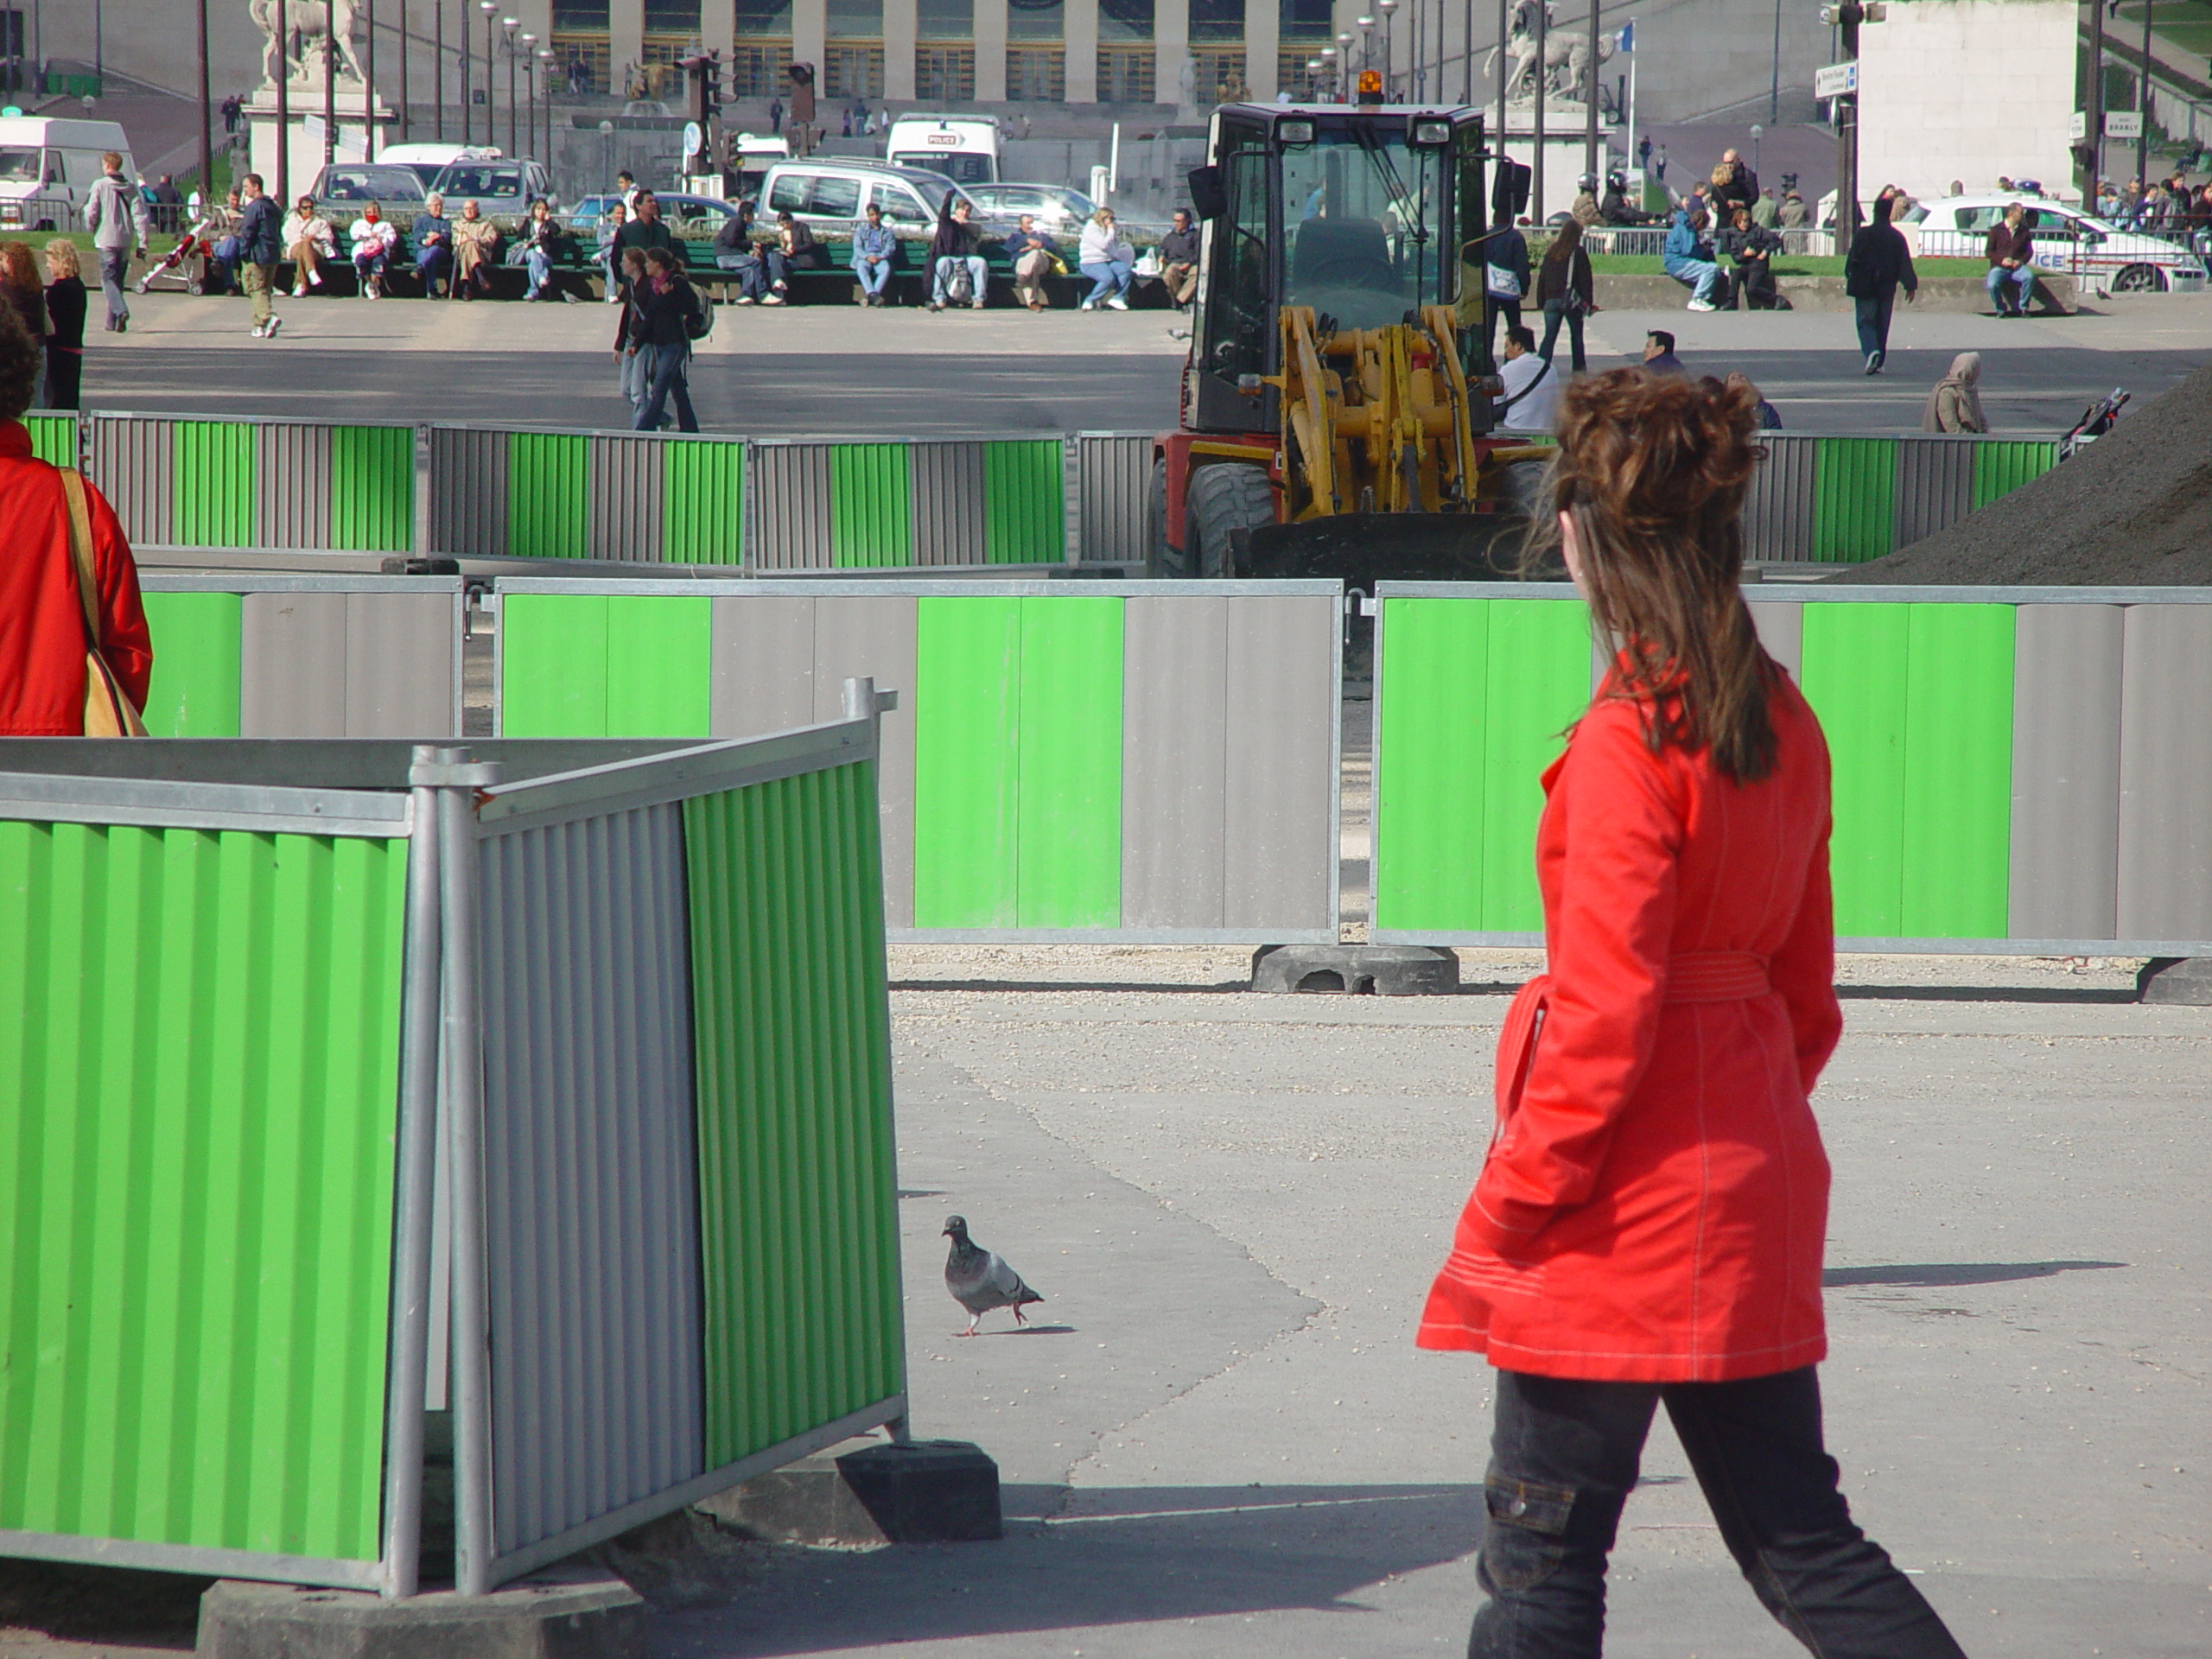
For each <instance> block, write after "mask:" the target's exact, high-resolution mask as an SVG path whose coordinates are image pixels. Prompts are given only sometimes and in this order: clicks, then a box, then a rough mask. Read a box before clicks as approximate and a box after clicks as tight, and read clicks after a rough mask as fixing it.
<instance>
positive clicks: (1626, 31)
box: [1621, 17, 1636, 52]
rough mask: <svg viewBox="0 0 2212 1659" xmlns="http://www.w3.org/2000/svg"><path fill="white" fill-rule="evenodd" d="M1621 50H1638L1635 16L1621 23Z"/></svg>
mask: <svg viewBox="0 0 2212 1659" xmlns="http://www.w3.org/2000/svg"><path fill="white" fill-rule="evenodd" d="M1621 50H1622V51H1624V52H1633V51H1635V50H1636V19H1635V18H1633V17H1631V18H1630V19H1629V20H1628V22H1624V23H1623V24H1622V25H1621Z"/></svg>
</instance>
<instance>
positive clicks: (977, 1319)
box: [952, 1313, 983, 1337]
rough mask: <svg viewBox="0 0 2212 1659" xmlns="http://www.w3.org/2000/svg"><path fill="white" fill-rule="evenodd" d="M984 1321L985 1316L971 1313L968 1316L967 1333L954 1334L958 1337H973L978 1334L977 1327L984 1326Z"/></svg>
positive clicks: (957, 1332) (958, 1332)
mask: <svg viewBox="0 0 2212 1659" xmlns="http://www.w3.org/2000/svg"><path fill="white" fill-rule="evenodd" d="M982 1320H983V1316H982V1314H981V1313H970V1314H969V1316H968V1328H967V1329H966V1330H965V1331H956V1332H953V1333H952V1334H953V1335H954V1336H956V1337H972V1336H974V1335H975V1334H976V1326H977V1325H980V1324H982Z"/></svg>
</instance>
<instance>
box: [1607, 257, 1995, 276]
mask: <svg viewBox="0 0 2212 1659" xmlns="http://www.w3.org/2000/svg"><path fill="white" fill-rule="evenodd" d="M1590 264H1591V268H1592V270H1595V271H1597V272H1598V273H1599V275H1600V276H1611V277H1663V276H1665V275H1666V274H1667V267H1666V263H1665V261H1663V260H1662V259H1661V258H1660V257H1659V256H1658V255H1657V254H1656V253H1655V254H1630V253H1594V254H1592V255H1591V256H1590ZM1912 268H1913V270H1915V271H1916V272H1917V273H1918V274H1919V275H1920V276H1922V277H1929V278H1933V277H1976V278H1979V277H1980V276H1981V274H1982V272H1983V271H1984V270H1986V269H1987V268H1988V266H1987V264H1986V261H1983V260H1980V259H1916V260H1914V261H1913V267H1912ZM1774 274H1775V275H1776V276H1777V277H1840V276H1842V275H1843V261H1842V260H1840V259H1836V258H1825V259H1824V258H1816V257H1814V256H1812V255H1810V254H1785V255H1784V256H1783V257H1781V258H1779V259H1777V260H1776V261H1775V262H1774Z"/></svg>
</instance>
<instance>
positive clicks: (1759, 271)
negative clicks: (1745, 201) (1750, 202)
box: [1713, 203, 1784, 311]
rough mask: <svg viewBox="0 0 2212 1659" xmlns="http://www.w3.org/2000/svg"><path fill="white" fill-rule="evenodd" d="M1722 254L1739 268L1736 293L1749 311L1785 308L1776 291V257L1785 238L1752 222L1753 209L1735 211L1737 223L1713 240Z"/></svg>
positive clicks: (1737, 269)
mask: <svg viewBox="0 0 2212 1659" xmlns="http://www.w3.org/2000/svg"><path fill="white" fill-rule="evenodd" d="M1713 242H1714V244H1715V245H1717V246H1718V248H1719V251H1720V252H1721V253H1723V254H1724V255H1726V257H1728V258H1729V259H1730V260H1731V261H1732V262H1733V264H1735V267H1736V292H1737V293H1738V294H1739V295H1741V296H1743V301H1744V305H1745V308H1746V309H1748V310H1752V311H1773V310H1777V309H1781V308H1784V307H1783V301H1782V296H1780V295H1778V294H1777V293H1776V292H1775V288H1774V267H1773V264H1772V263H1771V262H1772V260H1773V257H1774V256H1775V255H1776V254H1777V253H1779V252H1781V251H1782V238H1780V237H1779V236H1777V235H1776V234H1775V233H1774V232H1772V231H1770V230H1768V229H1766V228H1765V227H1764V226H1759V225H1755V224H1753V223H1752V222H1751V210H1750V209H1749V208H1747V207H1744V206H1742V205H1741V204H1740V203H1739V204H1738V206H1737V207H1736V211H1735V222H1734V223H1733V224H1732V225H1731V226H1728V228H1727V229H1726V230H1724V231H1722V232H1720V233H1719V235H1718V236H1716V237H1714V238H1713Z"/></svg>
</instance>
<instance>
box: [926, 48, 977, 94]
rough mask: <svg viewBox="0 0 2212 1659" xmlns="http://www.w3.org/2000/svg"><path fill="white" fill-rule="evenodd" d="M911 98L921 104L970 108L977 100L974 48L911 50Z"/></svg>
mask: <svg viewBox="0 0 2212 1659" xmlns="http://www.w3.org/2000/svg"><path fill="white" fill-rule="evenodd" d="M914 97H915V99H917V100H918V101H919V102H921V103H924V104H971V103H973V102H974V101H975V99H976V48H974V47H972V46H918V47H916V48H914Z"/></svg>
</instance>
